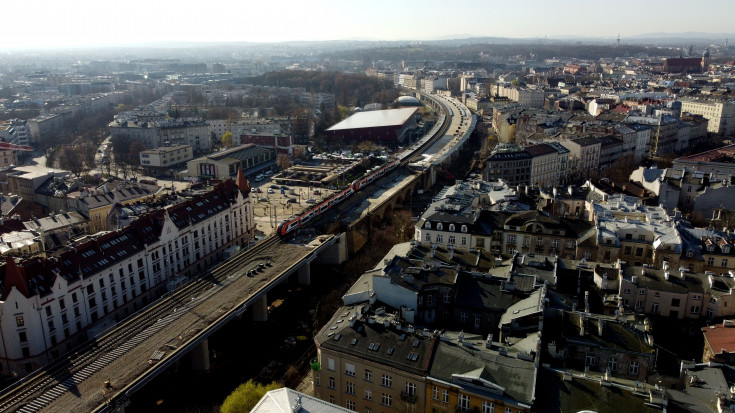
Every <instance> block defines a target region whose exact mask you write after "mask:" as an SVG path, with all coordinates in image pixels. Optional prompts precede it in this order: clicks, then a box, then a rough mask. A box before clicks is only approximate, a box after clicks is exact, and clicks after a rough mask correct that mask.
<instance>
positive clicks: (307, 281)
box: [299, 261, 311, 285]
mask: <svg viewBox="0 0 735 413" xmlns="http://www.w3.org/2000/svg"><path fill="white" fill-rule="evenodd" d="M299 285H311V264H310V263H309V262H308V261H307V262H305V263H304V264H303V265H302V266H300V267H299Z"/></svg>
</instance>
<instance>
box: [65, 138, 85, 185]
mask: <svg viewBox="0 0 735 413" xmlns="http://www.w3.org/2000/svg"><path fill="white" fill-rule="evenodd" d="M59 165H60V166H61V168H63V169H68V170H69V171H70V172H71V173H73V174H74V175H76V177H77V178H79V177H80V176H82V172H84V169H85V168H84V166H85V165H84V157H83V156H80V150H79V148H77V147H74V146H65V147H64V148H63V149H62V150H61V154H60V155H59Z"/></svg>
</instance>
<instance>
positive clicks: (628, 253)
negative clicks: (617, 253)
mask: <svg viewBox="0 0 735 413" xmlns="http://www.w3.org/2000/svg"><path fill="white" fill-rule="evenodd" d="M623 251H624V252H625V255H630V254H632V253H633V248H631V247H630V245H628V246H626V247H625V249H624V250H623Z"/></svg>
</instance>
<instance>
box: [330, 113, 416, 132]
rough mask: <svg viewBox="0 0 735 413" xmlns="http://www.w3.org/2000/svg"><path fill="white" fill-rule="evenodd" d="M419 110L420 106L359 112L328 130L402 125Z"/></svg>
mask: <svg viewBox="0 0 735 413" xmlns="http://www.w3.org/2000/svg"><path fill="white" fill-rule="evenodd" d="M417 110H418V108H415V107H411V108H401V109H387V110H371V111H367V112H357V113H355V114H353V115H352V116H350V117H348V118H346V119H345V120H343V121H342V122H339V123H338V124H336V125H334V126H332V127H331V128H329V129H327V130H328V131H336V130H345V129H362V128H375V127H380V126H401V125H403V124H404V123H406V122H407V121H408V120H409V119H410V118H411V116H413V114H414V113H416V111H417Z"/></svg>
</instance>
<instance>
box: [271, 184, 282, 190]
mask: <svg viewBox="0 0 735 413" xmlns="http://www.w3.org/2000/svg"><path fill="white" fill-rule="evenodd" d="M271 189H281V187H280V186H278V185H271Z"/></svg>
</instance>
